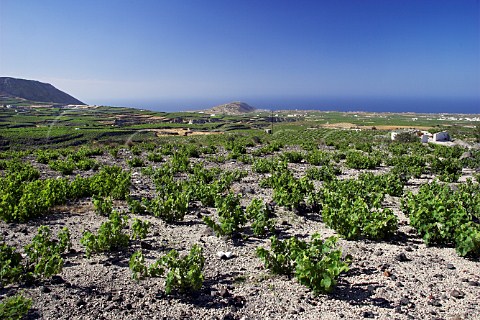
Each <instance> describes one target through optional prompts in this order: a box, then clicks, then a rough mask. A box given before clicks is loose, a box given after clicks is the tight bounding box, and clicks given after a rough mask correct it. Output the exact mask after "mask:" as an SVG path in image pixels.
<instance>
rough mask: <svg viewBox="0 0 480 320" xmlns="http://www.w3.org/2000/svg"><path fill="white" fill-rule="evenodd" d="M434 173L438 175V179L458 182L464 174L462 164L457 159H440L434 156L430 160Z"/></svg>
mask: <svg viewBox="0 0 480 320" xmlns="http://www.w3.org/2000/svg"><path fill="white" fill-rule="evenodd" d="M430 167H431V170H432V173H435V174H437V175H438V179H439V180H440V181H444V182H456V181H457V180H458V178H460V176H461V175H462V167H463V166H462V164H461V163H460V161H459V160H457V159H452V158H447V159H443V160H442V159H440V158H435V157H432V158H431V161H430Z"/></svg>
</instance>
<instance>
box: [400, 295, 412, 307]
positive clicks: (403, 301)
mask: <svg viewBox="0 0 480 320" xmlns="http://www.w3.org/2000/svg"><path fill="white" fill-rule="evenodd" d="M399 303H400V305H402V306H406V305H408V304H409V303H410V299H408V298H406V297H403V298H402V299H400V302H399Z"/></svg>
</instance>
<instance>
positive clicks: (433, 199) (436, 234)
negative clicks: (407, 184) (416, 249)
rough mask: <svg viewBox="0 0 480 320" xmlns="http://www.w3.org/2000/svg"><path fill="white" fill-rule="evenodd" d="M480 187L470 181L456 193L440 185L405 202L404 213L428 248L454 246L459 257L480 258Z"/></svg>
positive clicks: (426, 186)
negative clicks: (430, 246) (431, 246)
mask: <svg viewBox="0 0 480 320" xmlns="http://www.w3.org/2000/svg"><path fill="white" fill-rule="evenodd" d="M479 203H480V187H479V185H478V183H473V182H471V181H468V182H467V184H466V185H465V186H463V187H460V188H459V190H457V191H454V190H452V189H450V187H449V186H448V185H445V184H440V183H439V182H437V181H433V182H431V183H427V184H424V185H422V186H421V187H420V189H419V191H418V193H417V194H413V193H412V192H409V193H408V194H406V195H405V197H404V198H403V199H402V209H403V211H404V212H405V214H406V215H407V216H408V217H409V218H410V224H411V225H412V226H413V227H414V228H415V229H416V230H417V232H418V233H419V235H420V236H421V237H422V238H423V240H424V241H425V243H426V244H427V245H433V244H437V245H454V246H455V248H456V251H457V253H458V255H460V256H475V257H478V256H479V255H480V220H479V218H480V214H479V212H480V211H479V209H480V205H479Z"/></svg>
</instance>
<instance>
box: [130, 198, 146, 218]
mask: <svg viewBox="0 0 480 320" xmlns="http://www.w3.org/2000/svg"><path fill="white" fill-rule="evenodd" d="M127 204H128V210H129V211H130V213H132V214H146V213H147V209H146V206H145V205H144V204H143V203H142V201H139V200H136V199H133V198H131V197H127Z"/></svg>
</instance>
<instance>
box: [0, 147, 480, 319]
mask: <svg viewBox="0 0 480 320" xmlns="http://www.w3.org/2000/svg"><path fill="white" fill-rule="evenodd" d="M129 156H130V155H129V154H128V152H127V151H124V152H123V153H121V157H123V159H126V158H128V157H129ZM97 159H98V160H99V161H100V162H104V163H110V162H111V161H112V159H111V158H109V156H102V157H97ZM197 161H200V160H197ZM122 163H123V162H122ZM208 165H211V166H214V165H217V164H214V163H209V164H208ZM220 166H221V167H222V168H225V169H233V168H235V169H241V170H248V172H249V175H248V176H247V177H245V178H243V179H242V181H240V182H238V183H235V184H234V185H233V186H232V189H233V190H235V191H236V192H238V193H242V194H243V195H244V197H243V200H242V201H243V203H242V204H245V205H246V204H247V203H249V202H250V201H251V199H252V198H254V197H261V198H264V199H266V200H268V201H270V200H271V190H269V189H262V188H260V187H259V186H258V181H259V179H260V178H261V177H262V175H260V174H256V173H252V172H251V170H250V166H249V165H245V164H241V163H237V162H235V161H231V162H226V163H225V164H220ZM39 167H40V169H41V171H42V174H43V176H55V175H57V174H56V173H55V172H53V171H51V170H50V169H49V168H48V166H42V165H39ZM291 167H292V169H294V170H295V171H296V172H297V173H298V174H301V173H302V172H303V171H304V170H305V168H306V164H295V165H291ZM380 170H387V169H386V168H381V169H380ZM464 173H465V175H464V177H462V179H465V178H466V177H467V176H469V175H470V173H469V172H467V171H465V172H464ZM356 174H358V172H356V171H354V170H346V169H344V172H343V175H342V177H344V178H346V177H350V176H355V175H356ZM422 178H423V179H419V180H415V181H411V182H410V183H409V185H408V186H407V188H408V189H412V190H415V189H417V188H418V186H419V184H420V183H424V182H427V181H428V179H431V178H432V177H430V176H425V177H422ZM132 182H133V186H132V189H131V190H132V194H136V195H139V196H141V195H142V194H143V195H144V194H147V193H149V192H152V190H151V189H152V188H153V186H151V183H150V182H149V181H148V179H147V178H146V177H144V176H142V175H141V173H140V170H139V169H134V173H133V175H132ZM385 204H386V205H387V206H389V207H391V208H392V209H393V210H394V211H395V213H396V214H397V215H398V217H399V221H400V228H399V232H398V233H397V234H396V235H395V236H394V237H393V238H392V239H389V240H388V241H381V242H373V241H368V240H359V241H346V240H342V239H340V240H339V242H338V244H339V246H340V247H342V248H343V252H345V253H349V254H351V255H352V256H353V262H352V264H351V268H350V271H348V272H347V273H345V274H343V275H342V276H341V277H340V279H339V282H338V285H337V287H336V288H335V290H334V291H333V292H332V293H331V294H328V295H320V296H314V295H313V294H312V293H311V292H310V290H309V289H308V288H306V287H304V286H302V285H300V284H299V283H297V281H296V280H295V278H292V279H289V278H288V277H284V276H277V275H272V274H271V273H269V271H268V270H266V269H264V267H263V264H262V262H261V261H260V259H259V258H258V257H256V255H255V249H256V247H258V246H264V247H269V240H268V238H258V237H255V236H253V235H252V236H250V237H249V238H248V239H246V240H240V239H236V240H231V239H226V238H218V237H216V236H215V235H214V234H213V233H212V231H211V230H210V229H209V228H208V227H207V226H206V225H205V224H204V223H203V221H202V216H203V215H212V214H213V213H214V210H215V209H213V208H202V207H200V206H198V205H193V206H192V207H191V210H190V212H189V214H188V215H187V216H186V218H185V221H183V222H180V223H176V224H167V223H165V222H163V221H161V220H159V219H157V218H154V217H150V216H142V217H139V218H141V219H144V220H145V219H147V220H149V221H150V222H151V223H152V227H151V228H150V233H149V236H148V237H147V238H146V239H145V240H143V241H131V243H130V246H129V247H128V249H126V250H124V251H121V252H112V253H107V254H99V255H94V256H92V257H91V258H89V259H88V258H86V257H85V250H84V247H82V246H81V245H80V238H81V235H82V232H83V231H84V230H91V231H96V230H97V229H98V228H99V226H100V224H101V223H102V222H103V221H105V220H106V218H104V217H100V216H98V215H96V214H95V213H94V212H93V206H92V204H91V200H90V199H85V200H83V201H78V202H74V203H69V204H68V205H66V206H62V207H58V208H56V209H55V212H54V213H53V214H51V215H49V216H46V217H43V218H41V219H37V220H34V221H30V222H28V223H25V224H6V223H4V222H0V236H2V237H3V238H4V240H5V241H6V242H7V243H8V244H10V245H15V246H17V247H21V246H23V245H25V244H27V243H28V242H29V241H30V240H31V239H32V238H33V236H34V235H35V234H36V232H37V228H38V226H40V225H47V226H49V227H50V228H51V229H52V231H53V233H54V234H56V233H57V232H58V231H59V230H60V229H61V228H63V227H64V226H67V227H68V228H69V229H70V231H71V234H72V242H73V249H72V250H71V252H70V253H69V254H68V255H67V256H66V257H65V266H64V268H63V271H62V272H61V273H60V274H59V275H58V276H54V277H53V278H52V279H50V280H45V281H39V282H37V283H34V284H30V285H11V286H8V287H6V288H4V289H1V290H0V295H1V296H2V297H4V296H8V295H12V294H15V293H16V292H18V291H21V292H23V294H24V295H25V296H26V297H29V298H31V299H32V300H33V306H32V309H31V311H30V312H29V314H28V316H27V318H28V319H340V318H345V319H361V318H375V319H480V263H479V261H478V260H469V259H465V258H461V257H459V256H458V255H457V254H456V252H455V249H454V248H445V247H427V246H425V244H424V243H423V241H422V239H421V238H420V237H418V236H417V235H416V233H415V230H414V229H413V228H412V227H410V226H409V225H408V218H406V217H405V216H404V215H403V213H402V212H401V211H400V199H399V198H395V197H387V199H386V202H385ZM115 207H116V209H118V210H126V205H125V202H123V201H118V202H116V203H115ZM275 213H276V215H277V217H276V228H277V230H278V231H277V232H278V233H279V234H281V235H282V236H297V237H301V238H309V237H310V235H312V234H313V233H315V232H318V233H320V234H321V235H323V236H324V237H327V236H330V235H334V234H335V232H334V231H333V230H331V229H329V228H327V227H326V226H325V225H324V223H323V222H322V221H321V217H320V215H309V216H306V217H304V216H299V215H296V214H294V213H293V212H291V211H288V210H286V209H284V208H281V207H275ZM194 244H199V245H200V246H201V247H203V250H204V255H205V258H206V260H205V268H204V276H205V282H204V285H203V287H202V289H201V290H200V291H199V292H195V293H192V294H191V295H181V294H173V295H170V296H169V295H166V294H165V291H164V288H165V283H164V281H165V280H164V278H147V279H145V280H141V281H138V282H137V281H135V280H133V279H132V273H131V271H130V270H129V267H128V261H129V258H130V256H131V254H132V253H133V252H135V251H136V250H138V249H142V251H143V253H144V255H145V257H146V259H147V261H148V262H152V261H154V260H155V259H157V258H159V257H161V256H162V255H163V254H165V253H167V252H168V250H170V249H172V248H174V249H177V250H178V251H179V252H181V253H186V252H187V251H188V250H189V249H190V248H191V246H192V245H194ZM219 251H223V252H231V253H232V256H231V257H230V258H225V257H223V258H219V257H218V254H217V253H218V252H219Z"/></svg>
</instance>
